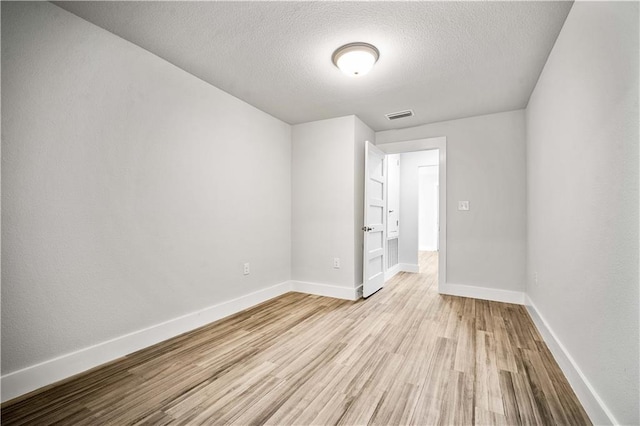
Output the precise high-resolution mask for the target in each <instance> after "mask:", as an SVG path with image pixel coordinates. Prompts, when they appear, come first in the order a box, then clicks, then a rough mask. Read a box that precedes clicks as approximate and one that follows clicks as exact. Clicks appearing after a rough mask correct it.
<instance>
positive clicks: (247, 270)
mask: <svg viewBox="0 0 640 426" xmlns="http://www.w3.org/2000/svg"><path fill="white" fill-rule="evenodd" d="M242 273H243V274H245V275H249V274H250V273H251V268H249V264H248V263H245V264H244V265H243V266H242Z"/></svg>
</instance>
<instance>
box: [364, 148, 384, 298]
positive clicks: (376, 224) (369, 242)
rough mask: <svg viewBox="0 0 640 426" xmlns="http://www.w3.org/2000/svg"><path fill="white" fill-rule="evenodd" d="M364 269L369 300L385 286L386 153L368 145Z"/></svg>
mask: <svg viewBox="0 0 640 426" xmlns="http://www.w3.org/2000/svg"><path fill="white" fill-rule="evenodd" d="M364 158H365V166H364V173H365V174H364V176H365V180H364V226H363V227H362V230H363V231H364V268H363V275H364V277H363V288H362V295H363V296H364V297H369V296H371V295H372V294H373V293H375V292H376V291H378V290H380V289H381V288H382V286H383V285H384V259H385V255H384V238H385V222H386V215H385V214H384V212H385V193H386V188H385V185H386V176H385V167H384V166H385V164H384V163H385V159H386V157H385V153H384V152H382V151H381V150H380V149H378V148H376V147H375V146H374V145H373V144H372V143H371V142H367V145H366V147H365V157H364Z"/></svg>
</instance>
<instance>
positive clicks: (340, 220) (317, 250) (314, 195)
mask: <svg viewBox="0 0 640 426" xmlns="http://www.w3.org/2000/svg"><path fill="white" fill-rule="evenodd" d="M354 136H355V117H354V116H353V115H351V116H347V117H340V118H334V119H330V120H321V121H314V122H311V123H305V124H298V125H295V126H293V131H292V164H291V167H292V188H293V190H292V209H293V213H292V217H293V225H292V238H293V240H292V271H291V275H292V278H293V279H294V280H297V281H305V282H312V283H319V284H332V285H338V286H343V287H350V288H353V287H354V277H355V254H356V252H355V243H354V224H355V222H354V217H355V201H354V200H355V186H354V165H355V148H354ZM335 257H338V258H340V262H341V267H340V269H335V268H334V267H333V259H334V258H335Z"/></svg>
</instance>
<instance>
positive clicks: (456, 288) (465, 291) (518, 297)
mask: <svg viewBox="0 0 640 426" xmlns="http://www.w3.org/2000/svg"><path fill="white" fill-rule="evenodd" d="M438 293H440V294H449V295H452V296H462V297H472V298H474V299H482V300H491V301H494V302H505V303H515V304H518V305H524V292H522V291H512V290H502V289H497V288H487V287H476V286H473V285H464V284H449V283H446V284H440V285H439V286H438Z"/></svg>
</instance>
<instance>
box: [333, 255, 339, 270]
mask: <svg viewBox="0 0 640 426" xmlns="http://www.w3.org/2000/svg"><path fill="white" fill-rule="evenodd" d="M333 268H334V269H340V258H339V257H334V258H333Z"/></svg>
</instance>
